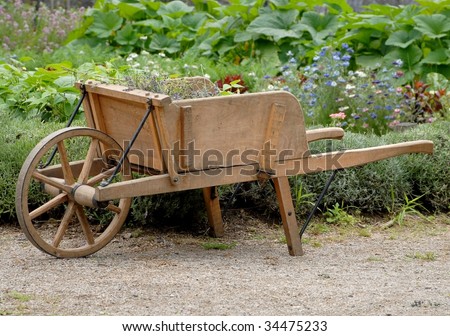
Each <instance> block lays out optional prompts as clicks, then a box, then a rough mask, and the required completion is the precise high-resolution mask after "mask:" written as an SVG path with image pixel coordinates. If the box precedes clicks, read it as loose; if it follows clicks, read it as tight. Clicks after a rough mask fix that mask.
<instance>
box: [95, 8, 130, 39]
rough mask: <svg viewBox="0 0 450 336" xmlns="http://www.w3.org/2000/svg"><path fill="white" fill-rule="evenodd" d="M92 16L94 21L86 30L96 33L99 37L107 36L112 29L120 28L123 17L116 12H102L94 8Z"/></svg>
mask: <svg viewBox="0 0 450 336" xmlns="http://www.w3.org/2000/svg"><path fill="white" fill-rule="evenodd" d="M92 17H93V18H94V21H93V22H92V25H91V26H90V27H89V29H88V32H90V33H94V34H96V35H97V37H99V38H107V37H109V36H110V35H111V34H112V33H113V32H114V31H116V30H118V29H120V27H121V26H122V23H123V19H122V18H121V17H120V16H119V15H118V14H117V13H116V12H107V13H103V12H100V11H98V10H95V11H94V12H93V13H92Z"/></svg>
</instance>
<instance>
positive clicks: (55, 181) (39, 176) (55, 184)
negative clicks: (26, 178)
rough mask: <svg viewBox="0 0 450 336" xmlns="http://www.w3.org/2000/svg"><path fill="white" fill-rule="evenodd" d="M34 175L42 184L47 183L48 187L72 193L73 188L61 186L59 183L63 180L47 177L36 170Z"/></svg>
mask: <svg viewBox="0 0 450 336" xmlns="http://www.w3.org/2000/svg"><path fill="white" fill-rule="evenodd" d="M32 175H33V177H34V178H35V179H36V180H37V181H39V182H42V183H47V184H48V185H51V186H52V187H55V188H58V189H59V190H62V191H64V192H66V193H70V192H71V191H72V188H71V187H69V186H67V185H64V184H61V182H59V181H61V179H56V178H53V177H48V176H45V175H43V174H41V173H39V172H38V171H37V170H35V171H34V172H33V174H32Z"/></svg>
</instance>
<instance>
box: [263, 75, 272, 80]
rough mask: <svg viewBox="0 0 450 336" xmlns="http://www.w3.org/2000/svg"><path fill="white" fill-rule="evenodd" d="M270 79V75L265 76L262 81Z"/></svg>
mask: <svg viewBox="0 0 450 336" xmlns="http://www.w3.org/2000/svg"><path fill="white" fill-rule="evenodd" d="M270 78H272V77H271V76H270V75H265V76H264V79H270Z"/></svg>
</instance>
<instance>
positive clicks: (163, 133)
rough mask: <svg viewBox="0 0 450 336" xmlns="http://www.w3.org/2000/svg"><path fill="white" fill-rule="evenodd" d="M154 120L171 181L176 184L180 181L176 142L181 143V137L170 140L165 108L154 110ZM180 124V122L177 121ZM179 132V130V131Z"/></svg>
mask: <svg viewBox="0 0 450 336" xmlns="http://www.w3.org/2000/svg"><path fill="white" fill-rule="evenodd" d="M153 116H154V120H155V123H156V128H157V130H158V135H159V142H160V144H161V150H162V158H163V160H164V163H165V167H166V169H167V172H168V173H169V176H170V182H171V183H173V184H176V183H178V182H179V178H178V169H177V168H176V167H175V157H174V150H173V149H174V144H175V143H177V142H178V143H179V138H178V139H177V138H175V139H174V141H170V140H169V139H171V137H169V134H168V130H167V123H166V118H165V110H164V109H163V108H160V107H158V106H157V107H156V108H155V111H154V112H153ZM177 124H179V123H177ZM177 133H179V132H177Z"/></svg>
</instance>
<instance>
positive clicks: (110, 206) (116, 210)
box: [106, 203, 122, 214]
mask: <svg viewBox="0 0 450 336" xmlns="http://www.w3.org/2000/svg"><path fill="white" fill-rule="evenodd" d="M106 209H107V210H109V211H112V212H114V213H116V214H120V212H121V211H122V210H121V209H120V208H119V207H118V206H117V205H114V204H112V203H109V204H108V206H107V207H106Z"/></svg>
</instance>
